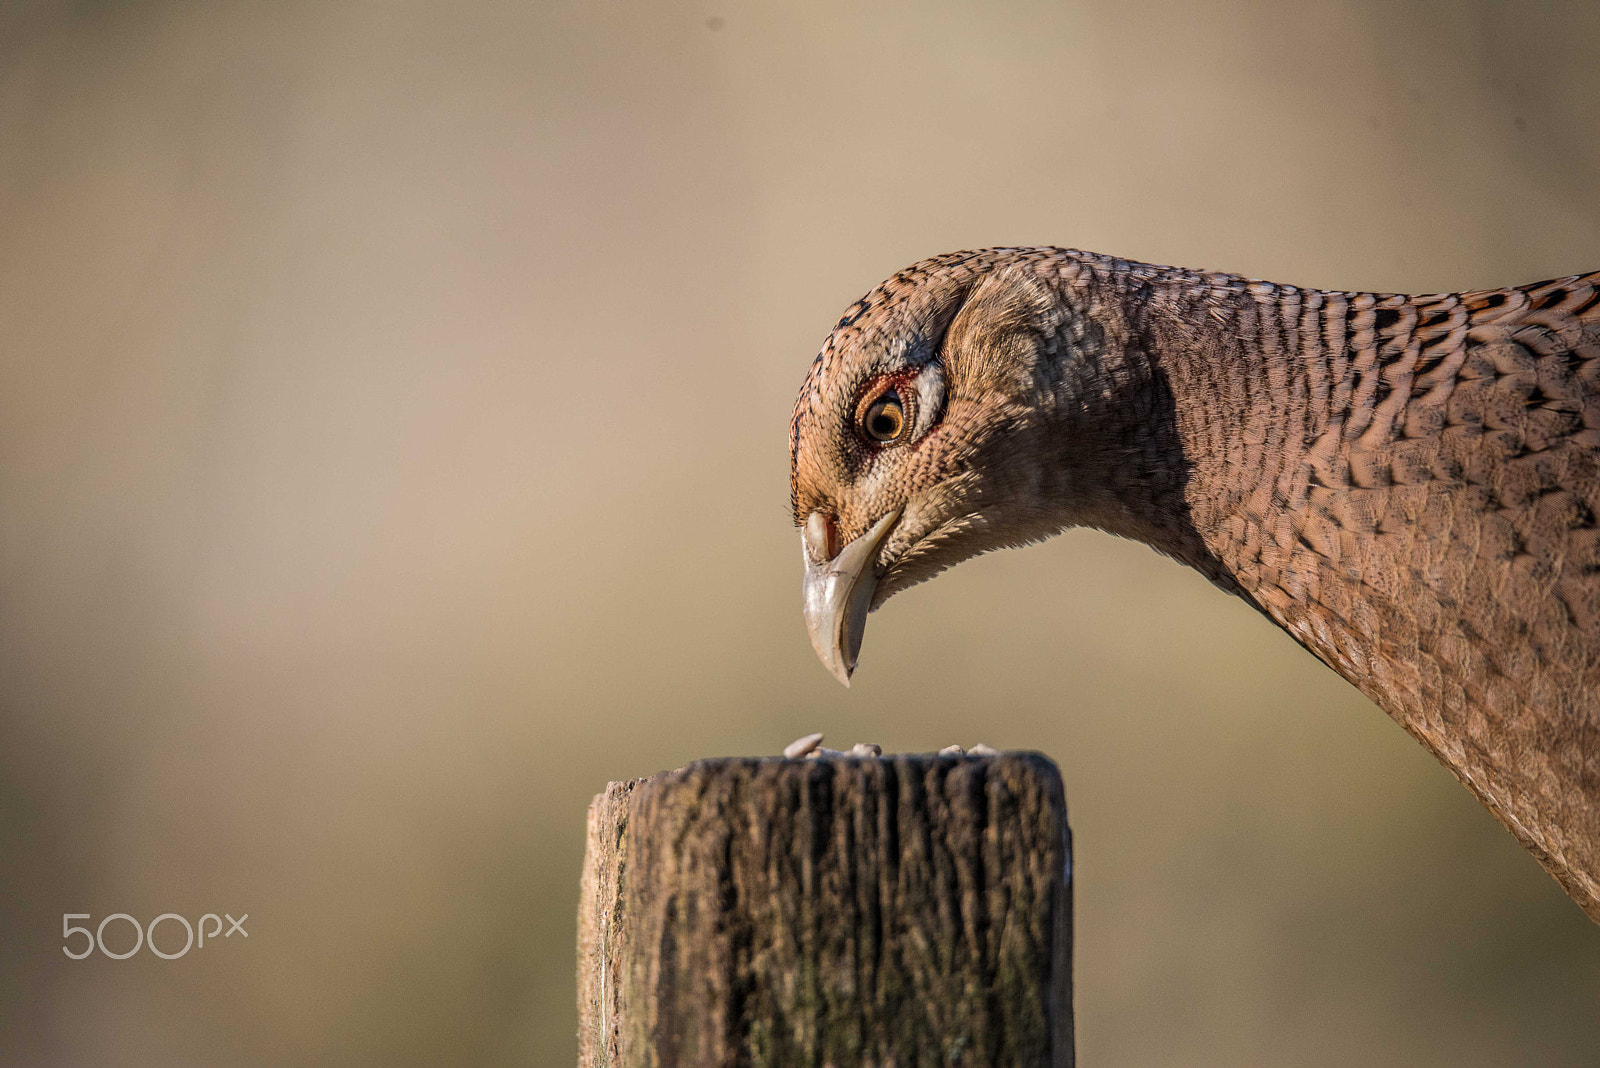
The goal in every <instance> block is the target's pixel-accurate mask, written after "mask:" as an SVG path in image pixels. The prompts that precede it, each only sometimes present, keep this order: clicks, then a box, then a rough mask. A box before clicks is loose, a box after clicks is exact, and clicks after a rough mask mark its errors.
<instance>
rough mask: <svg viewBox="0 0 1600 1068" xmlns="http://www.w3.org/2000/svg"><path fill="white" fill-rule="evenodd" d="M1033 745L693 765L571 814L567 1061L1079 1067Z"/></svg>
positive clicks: (1051, 784) (634, 1067) (1047, 817)
mask: <svg viewBox="0 0 1600 1068" xmlns="http://www.w3.org/2000/svg"><path fill="white" fill-rule="evenodd" d="M1071 864H1072V859H1071V840H1070V832H1069V831H1068V828H1067V811H1066V802H1065V799H1064V797H1063V794H1062V789H1061V778H1060V775H1059V773H1058V772H1057V771H1056V767H1055V765H1054V764H1052V763H1051V762H1050V761H1049V760H1048V759H1047V758H1045V757H1044V756H1041V755H1039V754H1037V753H1003V754H1000V755H998V756H983V757H975V756H937V755H932V754H926V755H896V756H884V757H848V756H846V757H840V756H828V757H821V758H814V759H808V760H786V759H783V758H772V759H759V760H758V759H727V760H703V761H699V762H697V763H694V764H690V765H689V766H688V767H685V768H681V769H679V770H677V771H671V772H662V773H661V774H659V775H656V776H653V777H651V778H649V779H636V780H633V781H632V782H614V783H611V784H610V785H609V786H608V787H607V788H606V791H605V793H603V794H600V795H598V796H597V797H596V798H595V799H594V803H593V804H592V805H590V806H589V840H588V850H587V855H586V857H585V859H584V867H583V889H582V901H581V902H580V904H579V909H578V1011H579V1017H580V1031H579V1064H580V1065H581V1066H583V1068H612V1066H618V1068H657V1066H659V1068H678V1066H683V1068H689V1066H695V1068H699V1066H720V1065H730V1066H731V1065H752V1066H770V1068H778V1066H788V1065H806V1066H838V1068H847V1066H851V1065H878V1066H884V1068H887V1066H912V1065H940V1066H946V1065H971V1066H975V1068H976V1066H980V1065H981V1066H990V1065H1027V1066H1028V1068H1040V1066H1045V1068H1061V1066H1070V1065H1071V1064H1072V1063H1073V1034H1072V970H1071V954H1072V895H1071V878H1072V874H1071Z"/></svg>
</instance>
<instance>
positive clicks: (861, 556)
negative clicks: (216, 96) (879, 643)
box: [800, 508, 901, 686]
mask: <svg viewBox="0 0 1600 1068" xmlns="http://www.w3.org/2000/svg"><path fill="white" fill-rule="evenodd" d="M900 512H901V509H899V508H896V509H895V510H894V511H892V512H890V513H889V514H887V515H885V516H884V517H883V518H882V519H880V520H878V521H877V522H876V523H874V524H872V528H871V529H870V530H868V531H867V532H866V533H865V534H863V535H861V536H860V537H859V538H857V539H856V540H855V541H852V542H851V543H850V544H848V545H846V546H845V547H844V548H842V549H840V550H839V553H838V555H837V556H834V557H832V558H831V559H830V558H829V549H830V548H831V546H830V545H829V544H828V541H829V538H828V521H827V520H826V519H825V518H823V516H822V513H821V512H812V513H811V516H810V518H808V519H807V520H806V524H805V526H804V527H802V528H801V530H800V554H801V557H802V558H803V559H804V561H805V567H806V572H805V578H804V579H803V581H802V583H801V594H802V597H803V600H802V608H801V611H802V613H803V614H804V615H805V618H806V630H807V631H808V632H809V633H810V635H811V648H813V649H815V650H816V652H817V659H819V660H821V661H822V666H823V667H825V668H827V669H828V670H829V671H830V672H832V673H833V677H834V678H836V679H838V680H839V681H840V682H842V683H844V684H845V685H846V686H848V685H850V673H851V672H852V671H854V670H855V669H856V654H857V653H859V652H860V651H861V635H862V633H863V632H864V631H865V630H866V629H867V610H868V609H869V608H871V607H872V594H873V591H874V590H876V589H877V588H878V572H877V561H878V546H880V545H881V544H883V539H884V538H885V537H887V536H888V534H889V531H890V530H892V529H894V525H895V523H896V522H897V521H898V520H899V519H900Z"/></svg>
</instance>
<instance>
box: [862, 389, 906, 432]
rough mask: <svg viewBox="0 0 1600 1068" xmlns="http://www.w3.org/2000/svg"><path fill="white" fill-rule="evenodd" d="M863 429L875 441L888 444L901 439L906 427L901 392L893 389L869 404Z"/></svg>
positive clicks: (863, 417) (864, 415)
mask: <svg viewBox="0 0 1600 1068" xmlns="http://www.w3.org/2000/svg"><path fill="white" fill-rule="evenodd" d="M861 429H862V430H864V431H866V435H867V437H869V438H871V439H872V440H873V441H881V442H884V443H885V444H887V443H889V442H892V441H897V440H899V438H900V436H901V434H903V433H904V432H905V429H906V410H905V406H904V405H902V404H901V403H900V396H899V394H897V393H895V392H894V391H892V390H891V391H890V392H888V393H885V394H884V395H883V396H881V397H879V398H878V399H877V400H875V401H873V402H872V403H871V404H869V405H868V406H867V410H866V412H865V413H864V414H863V415H862V417H861Z"/></svg>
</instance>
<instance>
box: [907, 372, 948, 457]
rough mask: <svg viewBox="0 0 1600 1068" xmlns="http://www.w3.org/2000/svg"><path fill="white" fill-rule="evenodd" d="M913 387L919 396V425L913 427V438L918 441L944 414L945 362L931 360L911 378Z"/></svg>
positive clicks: (917, 410) (916, 413)
mask: <svg viewBox="0 0 1600 1068" xmlns="http://www.w3.org/2000/svg"><path fill="white" fill-rule="evenodd" d="M911 388H912V391H913V392H914V393H915V394H916V398H917V399H916V411H915V416H916V420H917V425H916V426H914V427H913V428H912V434H911V440H912V441H917V440H920V439H921V438H923V437H925V436H927V433H928V431H930V430H932V429H933V428H934V427H935V426H937V425H938V423H939V420H940V419H941V418H943V416H944V392H945V385H944V364H943V363H941V362H940V361H938V360H929V361H928V362H927V363H926V364H924V365H923V368H922V370H920V371H918V372H917V377H916V378H914V379H912V380H911Z"/></svg>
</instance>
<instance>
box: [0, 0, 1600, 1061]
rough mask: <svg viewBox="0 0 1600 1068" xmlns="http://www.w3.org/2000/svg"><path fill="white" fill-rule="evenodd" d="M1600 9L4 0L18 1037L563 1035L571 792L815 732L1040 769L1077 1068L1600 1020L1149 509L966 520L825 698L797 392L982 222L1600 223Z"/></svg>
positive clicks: (280, 1039) (1240, 226)
mask: <svg viewBox="0 0 1600 1068" xmlns="http://www.w3.org/2000/svg"><path fill="white" fill-rule="evenodd" d="M1597 40H1600V6H1597V5H1595V4H1593V3H1591V2H1587V0H1582V2H1570V3H1539V4H1536V3H1459V2H1443V0H1441V2H1437V3H1420V2H1419V3H1408V4H1395V3H1380V2H1376V0H1374V2H1371V3H1354V2H1344V3H1322V4H1318V5H1314V6H1313V5H1286V4H1279V3H1273V2H1259V3H1232V4H1221V3H1210V4H1180V3H1167V4H1143V3H1118V4H1088V3H1082V2H1075V3H1008V4H997V3H985V4H968V5H956V4H919V5H910V4H906V5H873V6H872V7H871V8H870V9H869V8H867V7H864V6H862V7H858V6H854V5H835V4H824V3H800V2H794V3H786V4H755V3H738V2H731V0H729V2H723V0H716V2H714V3H713V2H706V3H695V4H652V3H644V2H638V3H628V4H623V3H572V4H532V3H521V2H515V0H491V2H457V3H451V4H431V5H422V4H401V3H389V2H385V3H369V4H335V3H304V4H277V3H274V4H259V3H258V4H228V3H211V2H208V3H160V2H141V3H135V2H129V3H110V2H101V3H91V2H87V0H80V2H77V3H70V4H68V3H62V4H38V3H20V4H19V3H15V2H13V3H8V4H6V5H5V6H4V7H3V8H0V851H3V852H0V860H3V863H0V924H3V926H0V1061H4V1062H5V1063H7V1064H30V1065H32V1064H38V1065H140V1066H142V1065H152V1066H154V1065H161V1066H168V1065H245V1066H248V1065H277V1064H302V1065H360V1064H370V1065H432V1064H490V1065H511V1064H535V1065H559V1064H570V1063H571V1062H572V1059H573V1056H574V1050H575V1043H574V1039H573V1034H574V1030H575V1027H576V1013H575V1009H574V1006H573V1001H574V995H573V948H572V946H573V937H574V909H575V901H576V890H577V880H578V870H579V863H580V858H581V852H582V845H583V820H584V809H585V806H586V804H587V802H588V800H589V798H590V796H591V795H592V794H593V793H595V792H596V791H597V790H599V789H600V788H602V787H603V785H604V784H605V782H606V780H608V779H615V778H624V777H628V776H634V775H645V774H649V773H652V772H654V771H657V770H659V769H662V768H669V767H674V766H676V765H679V764H682V763H684V762H685V761H688V760H690V759H693V758H696V757H700V756H709V755H719V754H734V753H772V752H776V751H777V750H778V749H779V748H780V747H781V746H782V745H783V744H784V743H786V742H788V741H789V740H790V739H792V738H794V737H795V736H797V735H799V734H802V733H805V732H808V731H811V730H824V731H826V732H827V733H828V737H829V740H830V742H831V743H835V744H839V743H843V744H848V743H850V742H853V741H857V740H868V741H876V742H880V743H882V744H883V745H885V746H886V747H888V748H891V749H907V750H926V749H931V748H936V747H939V746H942V745H946V744H949V743H951V742H961V743H965V744H971V743H973V742H976V741H980V740H982V741H987V742H988V743H990V744H993V745H997V746H1007V747H1028V748H1037V749H1041V750H1043V751H1045V752H1047V753H1049V754H1050V755H1051V756H1053V757H1054V758H1055V759H1056V760H1057V761H1058V762H1059V763H1060V765H1061V767H1062V770H1063V773H1064V774H1065V777H1066V781H1067V784H1068V792H1069V797H1070V801H1071V804H1072V806H1073V814H1074V826H1075V831H1076V841H1077V848H1078V864H1077V873H1078V889H1077V902H1078V931H1079V941H1078V949H1077V976H1078V990H1079V1002H1078V1020H1079V1028H1080V1035H1081V1046H1080V1052H1081V1055H1082V1058H1083V1062H1084V1063H1085V1064H1089V1065H1096V1066H1111V1065H1166V1064H1171V1065H1203V1064H1216V1065H1241V1064H1273V1065H1276V1064H1297V1065H1349V1064H1363V1065H1365V1064H1374V1065H1376V1064H1392V1065H1506V1064H1541V1065H1592V1064H1594V1063H1595V1059H1596V1056H1597V1054H1596V1050H1600V928H1597V927H1595V926H1594V925H1593V924H1591V923H1590V922H1589V921H1587V920H1586V919H1585V918H1584V917H1583V915H1582V914H1581V913H1580V912H1579V911H1578V910H1577V908H1576V907H1575V906H1573V905H1571V904H1570V903H1568V902H1567V901H1566V899H1565V898H1564V897H1562V896H1561V894H1560V893H1559V892H1558V891H1557V888H1556V886H1555V884H1554V883H1553V882H1552V881H1551V880H1550V879H1549V878H1547V877H1546V876H1545V875H1544V874H1543V872H1541V871H1540V869H1539V868H1538V866H1537V865H1536V864H1535V863H1534V862H1533V861H1532V860H1531V859H1530V858H1529V857H1527V856H1525V855H1524V854H1523V853H1522V851H1521V850H1520V849H1519V848H1518V847H1517V845H1516V844H1515V843H1514V842H1513V841H1512V839H1511V837H1510V836H1509V835H1507V834H1506V833H1505V832H1503V831H1502V830H1501V829H1500V828H1499V827H1498V825H1496V824H1495V823H1494V822H1493V821H1492V820H1491V819H1490V817H1489V816H1488V815H1487V814H1486V813H1485V812H1483V811H1482V810H1481V809H1480V808H1479V807H1478V806H1477V804H1476V803H1475V802H1474V801H1473V800H1472V799H1471V798H1470V797H1469V796H1468V795H1467V793H1466V792H1465V791H1464V790H1462V789H1461V788H1460V787H1459V786H1457V785H1456V783H1455V782H1454V781H1453V780H1452V779H1450V778H1449V776H1448V775H1447V774H1446V773H1445V772H1444V771H1443V770H1441V769H1440V768H1439V767H1438V766H1437V765H1436V764H1435V763H1434V762H1433V760H1432V759H1431V758H1430V757H1428V756H1427V755H1426V754H1425V753H1424V752H1423V751H1422V749H1421V748H1420V747H1418V746H1417V745H1416V744H1414V743H1413V742H1412V741H1411V740H1410V739H1409V738H1408V737H1407V736H1405V735H1404V734H1403V733H1402V732H1401V731H1400V730H1399V728H1397V727H1396V726H1394V725H1393V724H1392V723H1391V722H1390V721H1389V720H1387V719H1386V718H1385V717H1384V716H1383V715H1382V714H1381V713H1379V712H1377V711H1376V710H1375V709H1374V708H1373V707H1372V706H1370V705H1369V704H1368V703H1367V702H1366V701H1365V700H1364V699H1362V698H1361V697H1359V696H1358V695H1357V694H1356V693H1355V691H1354V690H1352V689H1351V688H1350V687H1348V686H1347V685H1346V684H1345V683H1343V682H1342V681H1341V680H1339V679H1338V678H1337V677H1335V676H1334V675H1333V674H1332V673H1331V672H1329V671H1327V670H1326V669H1324V668H1322V667H1321V666H1320V665H1318V664H1317V663H1316V662H1314V661H1313V660H1312V659H1311V658H1310V657H1309V656H1308V655H1307V654H1306V653H1304V652H1302V651H1301V650H1300V649H1299V648H1298V647H1297V646H1295V645H1294V643H1293V642H1292V641H1290V640H1289V639H1288V638H1287V637H1286V636H1284V635H1283V634H1281V633H1280V632H1278V631H1277V630H1275V629H1273V628H1272V627H1271V626H1270V625H1269V624H1268V623H1267V622H1266V621H1265V620H1264V619H1262V618H1261V617H1259V616H1258V615H1256V614H1255V613H1254V612H1253V611H1252V610H1250V609H1249V608H1247V607H1246V606H1245V605H1243V604H1242V603H1238V602H1234V601H1231V600H1229V599H1228V598H1226V597H1224V596H1223V595H1222V594H1220V593H1218V592H1216V591H1215V590H1213V589H1211V588H1210V587H1209V586H1207V585H1206V584H1205V583H1204V582H1203V581H1202V580H1201V579H1199V578H1198V577H1197V576H1195V575H1193V574H1190V573H1188V572H1186V571H1184V570H1182V569H1180V568H1179V567H1177V566H1176V565H1174V564H1172V563H1170V562H1167V561H1165V560H1163V559H1160V558H1158V557H1156V556H1155V555H1154V554H1153V553H1151V552H1149V551H1148V550H1145V549H1143V548H1141V547H1139V546H1135V545H1131V544H1126V543H1119V542H1116V541H1114V540H1112V539H1110V538H1108V537H1105V536H1101V535H1097V534H1092V533H1086V532H1077V533H1072V534H1069V535H1067V536H1064V537H1062V538H1060V539H1057V540H1056V541H1054V542H1052V543H1050V544H1048V545H1046V546H1042V547H1038V548H1034V549H1031V550H1028V551H1026V552H1019V553H1008V554H1002V555H999V556H994V557H988V558H985V559H983V560H980V561H976V562H974V563H971V564H967V565H964V566H962V567H961V568H959V569H957V570H956V571H954V572H952V573H951V574H949V575H947V576H946V577H944V578H942V579H940V580H939V581H938V582H935V583H933V584H931V585H929V586H925V587H922V588H919V589H917V590H915V591H913V592H911V593H909V594H905V595H903V596H901V597H898V598H896V599H895V600H894V601H893V602H892V603H891V604H890V605H889V606H888V607H887V608H886V609H885V610H884V611H883V612H881V613H879V614H878V615H876V616H874V617H873V621H872V624H871V626H870V627H869V630H868V636H867V642H866V648H865V651H864V656H863V661H862V668H861V671H860V672H859V674H858V675H857V682H856V685H855V686H854V688H853V689H851V690H849V691H846V690H844V689H842V688H840V687H839V686H838V685H837V684H836V683H834V682H833V680H832V679H830V678H829V677H828V675H827V673H826V672H825V671H824V670H823V669H822V668H821V667H820V666H819V665H818V664H817V663H816V662H815V660H814V658H813V656H812V654H811V651H810V649H809V647H808V645H807V642H806V638H805V633H804V630H803V628H802V626H801V622H800V613H799V598H798V592H799V591H798V585H799V560H798V552H797V550H796V545H795V542H796V537H795V534H794V532H793V530H792V529H791V526H790V521H789V518H788V516H787V514H786V503H787V501H786V497H787V484H786V480H787V473H788V472H787V462H788V461H787V455H786V439H785V434H786V429H787V419H788V415H789V411H790V406H791V402H792V398H793V395H794V391H795V390H796V389H797V388H798V385H799V383H800V380H801V377H802V376H803V374H804V371H805V368H806V365H807V362H808V361H809V359H810V358H811V356H812V354H813V353H814V352H815V350H816V348H817V346H818V345H819V343H820V342H821V340H822V338H823V336H824V334H825V333H826V332H827V330H828V328H829V326H830V325H831V324H832V323H833V321H834V319H835V318H836V317H837V315H838V314H839V312H840V311H841V310H842V309H843V308H844V307H845V305H847V304H848V303H849V302H850V301H852V300H853V299H855V298H856V297H857V296H859V295H860V294H861V293H862V292H864V291H865V290H866V289H868V288H869V287H870V286H872V285H873V284H875V283H876V282H877V281H878V280H879V279H881V278H882V277H884V276H885V275H887V274H888V273H890V272H891V271H893V270H895V269H896V268H898V267H900V266H902V265H904V264H906V263H908V262H910V261H912V260H915V259H918V258H921V257H923V256H927V255H931V254H933V253H937V252H942V251H947V250H951V249H955V248H960V247H964V246H974V245H992V244H1008V243H1052V244H1066V245H1076V246H1079V247H1084V248H1089V249H1095V250H1099V251H1105V252H1113V253H1116V254H1119V255H1123V256H1128V257H1134V258H1140V259H1146V260H1152V261H1156V262H1162V263H1179V264H1184V265H1188V266H1198V267H1215V268H1223V269H1229V270H1234V271H1239V272H1243V273H1247V274H1251V275H1257V276H1264V277H1268V278H1272V279H1275V280H1279V281H1285V282H1295V283H1300V284H1309V285H1322V286H1332V287H1343V288H1375V289H1381V290H1404V291H1411V292H1421V291H1435V290H1448V289H1458V288H1465V287H1474V286H1494V285H1502V284H1510V283H1518V282H1527V281H1532V280H1536V279H1541V278H1546V277H1549V276H1553V275H1558V274H1562V273H1566V272H1573V271H1578V270H1592V269H1594V268H1596V267H1600V70H1597V64H1600V60H1597V58H1596V52H1595V42H1596V41H1597ZM224 911H226V912H229V913H232V914H233V915H234V916H238V915H239V914H241V913H248V914H249V917H250V918H249V920H248V922H247V923H246V929H247V930H248V932H249V937H248V940H247V941H246V940H243V939H241V937H240V936H238V935H235V936H233V938H231V939H229V940H226V941H224V940H213V941H212V942H210V943H208V945H207V947H206V948H205V949H204V950H203V951H199V950H195V951H191V952H190V953H189V954H188V955H187V956H186V957H184V958H182V959H180V960H174V961H165V960H161V959H159V958H157V957H154V956H152V955H151V954H150V953H149V952H148V951H143V952H141V953H139V954H138V955H137V956H135V957H133V958H130V959H128V960H125V961H114V960H108V959H106V958H104V957H101V956H99V955H98V954H96V955H95V956H94V957H92V958H90V959H88V960H83V961H72V960H68V959H66V958H65V957H64V956H63V954H62V952H61V946H62V944H63V943H62V939H61V934H60V931H61V923H62V919H61V918H62V914H63V913H66V912H75V913H80V912H87V913H90V914H91V915H92V917H93V920H92V921H91V922H93V923H98V921H99V919H100V918H101V917H103V916H105V915H107V914H110V913H114V912H126V913H131V914H132V915H134V916H135V917H138V918H140V919H141V920H143V921H149V920H150V919H152V918H154V917H155V916H156V915H158V914H160V913H163V912H177V913H181V914H183V915H185V916H187V917H189V918H191V919H195V918H198V917H199V916H200V915H201V914H202V913H205V912H217V913H221V912H224ZM162 934H163V938H164V942H163V944H164V945H166V946H167V948H168V950H169V951H170V950H172V949H174V948H175V943H176V942H177V941H178V940H179V938H180V937H181V932H180V931H179V930H178V929H177V928H176V927H171V928H163V931H162ZM107 938H108V940H112V941H115V942H116V944H117V945H118V946H122V945H125V944H126V943H127V942H131V933H130V932H128V931H127V930H126V927H125V926H123V927H121V928H120V929H119V927H118V925H117V924H113V925H112V926H111V927H110V928H108V929H107ZM76 944H77V943H76V942H74V943H73V945H76Z"/></svg>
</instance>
